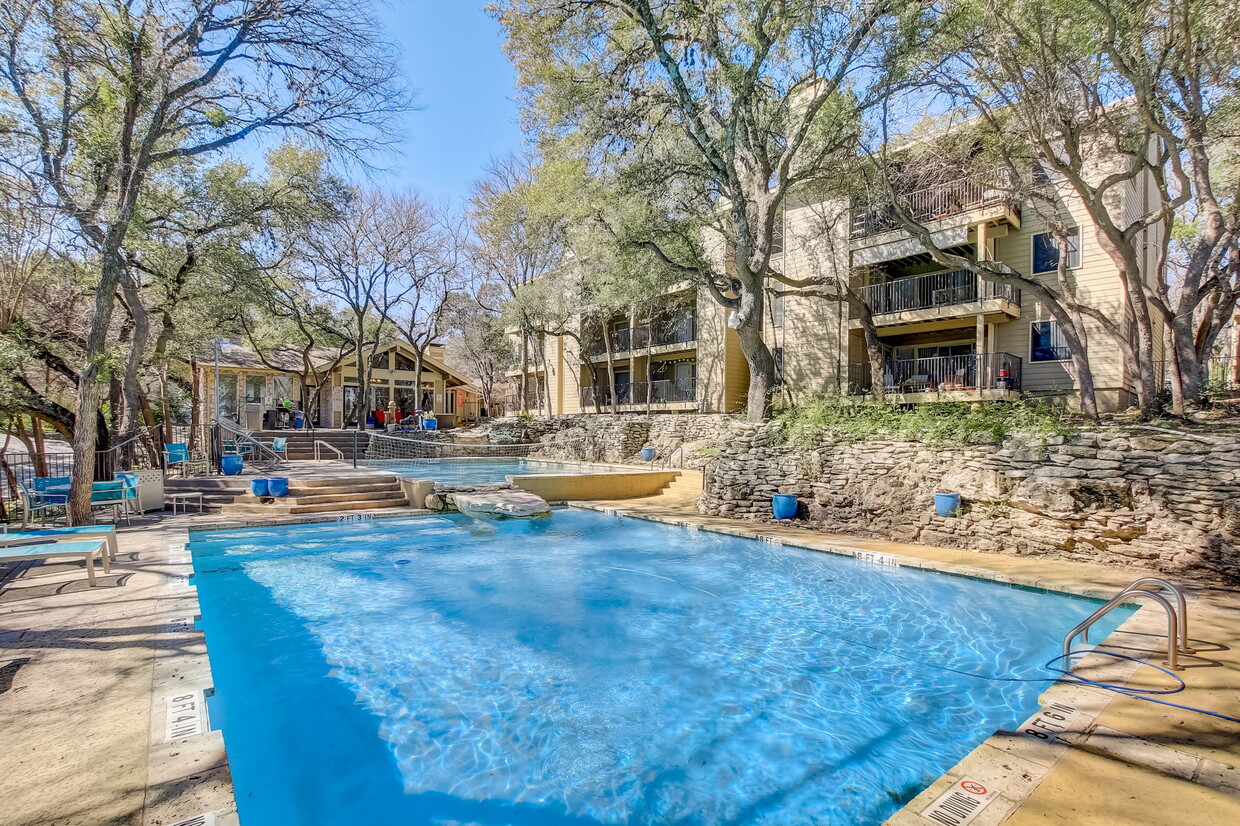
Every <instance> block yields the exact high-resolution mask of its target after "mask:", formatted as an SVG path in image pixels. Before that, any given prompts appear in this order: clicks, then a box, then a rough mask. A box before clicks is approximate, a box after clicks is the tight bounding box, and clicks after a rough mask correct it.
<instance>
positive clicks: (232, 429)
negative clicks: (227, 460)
mask: <svg viewBox="0 0 1240 826" xmlns="http://www.w3.org/2000/svg"><path fill="white" fill-rule="evenodd" d="M216 423H217V424H218V425H219V426H220V427H221V428H222V429H223V430H226V431H228V432H229V433H231V434H232V435H233V436H236V437H237V440H238V441H239V442H241V441H244V442H248V443H249V444H251V445H253V446H254V448H255V449H256V450H257V451H258V454H259V456H262V455H263V453H264V452H266V454H267V456H266V457H265V458H266V460H267V466H268V468H269V469H275V468H277V467H279V466H280V463H281V462H282V461H283V460H284V457H282V456H281V455H280V454H279V453H277V452H276V451H275V450H273V449H272V448H270V447H269V446H267V445H265V444H263V443H262V441H261V440H260V439H256V438H254V434H253V433H251V432H250V431H248V430H246V429H245V428H244V427H242V426H241V424H240V423H239V422H234V421H232V420H231V419H226V418H220V419H218V420H217V422H216Z"/></svg>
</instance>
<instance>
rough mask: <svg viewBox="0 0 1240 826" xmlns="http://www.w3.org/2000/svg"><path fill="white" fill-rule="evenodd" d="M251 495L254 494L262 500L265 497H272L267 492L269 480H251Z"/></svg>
mask: <svg viewBox="0 0 1240 826" xmlns="http://www.w3.org/2000/svg"><path fill="white" fill-rule="evenodd" d="M250 493H252V494H254V495H255V496H257V497H259V498H260V499H261V498H262V497H264V496H270V495H271V494H269V493H268V492H267V480H266V479H251V480H250Z"/></svg>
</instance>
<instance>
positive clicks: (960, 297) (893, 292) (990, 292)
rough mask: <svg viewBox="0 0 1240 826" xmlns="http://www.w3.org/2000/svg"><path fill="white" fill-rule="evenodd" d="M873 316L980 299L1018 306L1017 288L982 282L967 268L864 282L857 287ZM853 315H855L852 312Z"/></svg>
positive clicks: (1018, 290) (967, 302) (966, 302)
mask: <svg viewBox="0 0 1240 826" xmlns="http://www.w3.org/2000/svg"><path fill="white" fill-rule="evenodd" d="M858 293H859V294H860V296H861V299H862V300H863V301H865V303H866V304H868V305H869V307H870V312H872V313H873V314H874V315H883V314H885V313H903V312H908V311H910V310H926V309H931V308H934V307H951V306H954V305H958V304H969V303H972V302H975V301H979V300H982V301H984V300H987V299H992V298H1003V299H1007V300H1008V301H1010V302H1012V303H1013V304H1015V305H1016V306H1017V307H1019V306H1020V288H1019V287H1014V286H1012V285H1011V284H996V283H994V282H992V281H982V280H981V279H980V278H978V277H977V274H976V273H974V272H972V271H970V270H952V271H950V272H935V273H930V274H929V275H915V276H912V277H909V278H897V279H894V280H892V281H884V282H882V283H880V284H867V285H866V286H864V287H861V288H860V289H859V290H858ZM853 317H854V318H856V314H855V313H854V315H853Z"/></svg>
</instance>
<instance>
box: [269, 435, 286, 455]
mask: <svg viewBox="0 0 1240 826" xmlns="http://www.w3.org/2000/svg"><path fill="white" fill-rule="evenodd" d="M271 449H272V450H273V451H275V452H276V453H278V454H280V458H281V459H287V458H288V438H287V437H284V436H277V437H276V438H274V439H272V440H271Z"/></svg>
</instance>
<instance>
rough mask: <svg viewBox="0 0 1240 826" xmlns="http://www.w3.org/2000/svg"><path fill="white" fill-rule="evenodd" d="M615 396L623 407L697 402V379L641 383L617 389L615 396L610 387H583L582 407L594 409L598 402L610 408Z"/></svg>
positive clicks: (617, 402)
mask: <svg viewBox="0 0 1240 826" xmlns="http://www.w3.org/2000/svg"><path fill="white" fill-rule="evenodd" d="M613 395H614V396H615V399H616V404H618V405H620V406H621V407H624V406H638V407H640V406H642V405H645V404H668V403H676V402H694V401H697V379H664V380H661V381H639V382H634V383H632V384H625V385H621V386H619V387H617V388H616V390H615V393H614V394H613V393H612V390H611V388H610V387H583V388H581V406H582V408H593V407H594V406H595V403H596V401H597V403H598V404H599V405H601V406H602V407H610V406H611V403H612V402H611V400H612V397H613Z"/></svg>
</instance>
